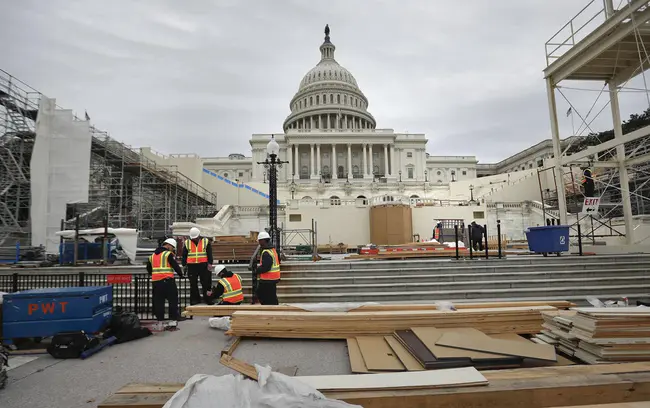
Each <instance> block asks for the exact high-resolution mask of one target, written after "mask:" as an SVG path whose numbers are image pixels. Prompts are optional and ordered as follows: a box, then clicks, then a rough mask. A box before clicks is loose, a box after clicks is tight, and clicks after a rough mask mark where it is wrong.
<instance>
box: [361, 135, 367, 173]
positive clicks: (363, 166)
mask: <svg viewBox="0 0 650 408" xmlns="http://www.w3.org/2000/svg"><path fill="white" fill-rule="evenodd" d="M366 146H367V145H366V144H365V143H364V144H363V151H362V154H363V155H362V156H361V176H362V177H363V178H365V177H366V176H367V175H368V171H367V170H368V158H367V157H366V152H367V149H366Z"/></svg>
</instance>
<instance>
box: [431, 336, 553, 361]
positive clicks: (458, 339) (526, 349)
mask: <svg viewBox="0 0 650 408" xmlns="http://www.w3.org/2000/svg"><path fill="white" fill-rule="evenodd" d="M436 344H437V345H441V346H448V347H456V348H462V349H466V350H476V351H483V352H488V353H494V354H501V355H504V356H517V357H524V358H533V359H537V360H547V361H557V358H556V355H555V347H553V346H551V345H548V344H545V345H542V344H533V343H530V344H525V343H522V342H519V341H512V340H501V339H493V338H490V337H488V336H485V337H483V336H472V335H468V334H466V333H463V334H460V333H456V332H447V333H445V334H443V335H442V337H441V338H440V340H438V342H437V343H436Z"/></svg>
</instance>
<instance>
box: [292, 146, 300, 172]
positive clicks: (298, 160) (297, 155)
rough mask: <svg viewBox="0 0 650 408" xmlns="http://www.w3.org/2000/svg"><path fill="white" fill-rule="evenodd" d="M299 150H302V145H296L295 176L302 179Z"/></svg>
mask: <svg viewBox="0 0 650 408" xmlns="http://www.w3.org/2000/svg"><path fill="white" fill-rule="evenodd" d="M298 150H300V145H295V152H294V160H293V165H294V169H295V170H294V172H295V174H297V175H298V178H300V154H299V153H298Z"/></svg>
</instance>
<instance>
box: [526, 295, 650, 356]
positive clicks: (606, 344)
mask: <svg viewBox="0 0 650 408" xmlns="http://www.w3.org/2000/svg"><path fill="white" fill-rule="evenodd" d="M542 315H543V316H544V319H545V322H544V324H543V327H544V328H546V329H548V330H549V331H550V332H551V333H552V334H554V335H555V336H556V338H555V339H556V340H557V344H556V347H557V348H558V350H559V351H561V352H563V353H565V354H568V355H573V356H575V357H576V358H578V359H580V360H582V361H584V362H586V363H588V364H603V363H609V362H629V361H650V308H636V307H611V308H593V307H592V308H574V309H572V310H570V311H564V312H561V313H558V314H556V315H555V316H553V313H548V312H545V313H543V314H542ZM543 334H546V333H545V332H543ZM536 337H537V338H538V339H541V340H545V341H546V343H548V344H552V343H551V342H550V341H548V339H547V337H550V336H543V335H542V336H540V335H538V336H536Z"/></svg>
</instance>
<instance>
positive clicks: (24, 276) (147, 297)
mask: <svg viewBox="0 0 650 408" xmlns="http://www.w3.org/2000/svg"><path fill="white" fill-rule="evenodd" d="M176 284H177V285H178V301H179V307H180V309H181V311H182V310H184V309H185V307H186V306H188V305H189V300H190V297H189V294H190V285H189V281H188V280H187V279H180V278H177V279H176ZM85 286H111V287H112V288H113V309H114V310H115V308H121V309H122V311H124V312H133V313H136V314H137V315H138V316H139V317H140V318H141V319H145V320H146V319H154V315H153V298H152V287H151V278H150V277H149V276H148V275H147V274H146V273H113V274H106V273H86V272H79V273H47V274H44V273H30V272H28V271H26V272H13V273H2V272H0V292H6V293H15V292H20V291H24V290H30V289H47V288H68V287H85Z"/></svg>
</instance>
